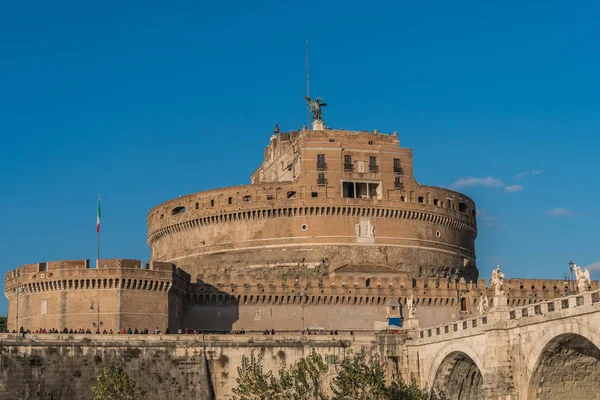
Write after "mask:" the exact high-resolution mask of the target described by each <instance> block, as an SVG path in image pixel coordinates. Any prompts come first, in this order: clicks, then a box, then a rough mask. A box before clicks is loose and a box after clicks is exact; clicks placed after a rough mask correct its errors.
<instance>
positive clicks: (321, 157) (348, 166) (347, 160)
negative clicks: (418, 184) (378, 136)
mask: <svg viewBox="0 0 600 400" xmlns="http://www.w3.org/2000/svg"><path fill="white" fill-rule="evenodd" d="M365 167H368V170H369V172H371V173H378V172H379V165H377V157H375V156H370V157H369V164H368V165H367V166H365V162H364V161H356V172H358V173H360V174H362V173H365V170H366V168H365ZM324 170H327V162H326V161H325V154H317V171H324ZM354 170H355V168H354V162H353V161H352V156H351V155H350V154H345V155H344V171H347V172H352V171H354ZM393 171H394V173H396V174H398V175H402V174H403V173H404V171H403V170H402V163H401V161H400V159H399V158H394V169H393Z"/></svg>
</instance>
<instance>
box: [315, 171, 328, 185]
mask: <svg viewBox="0 0 600 400" xmlns="http://www.w3.org/2000/svg"><path fill="white" fill-rule="evenodd" d="M317 185H327V179H325V174H324V173H322V172H321V173H319V176H318V177H317Z"/></svg>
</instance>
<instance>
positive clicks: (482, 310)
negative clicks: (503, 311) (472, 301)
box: [477, 294, 489, 315]
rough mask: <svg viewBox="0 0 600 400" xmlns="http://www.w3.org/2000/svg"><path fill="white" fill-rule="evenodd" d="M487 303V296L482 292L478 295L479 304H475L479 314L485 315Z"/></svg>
mask: <svg viewBox="0 0 600 400" xmlns="http://www.w3.org/2000/svg"><path fill="white" fill-rule="evenodd" d="M488 308H489V303H488V298H487V296H484V295H483V294H482V295H480V296H479V304H478V305H477V310H478V311H479V315H485V314H487V312H488Z"/></svg>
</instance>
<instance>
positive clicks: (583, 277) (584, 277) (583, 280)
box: [573, 265, 592, 294]
mask: <svg viewBox="0 0 600 400" xmlns="http://www.w3.org/2000/svg"><path fill="white" fill-rule="evenodd" d="M573 271H575V280H576V281H577V292H579V294H581V293H583V292H587V290H588V286H589V285H591V284H592V279H591V278H590V271H589V270H588V269H587V268H581V267H578V266H577V265H576V266H574V267H573Z"/></svg>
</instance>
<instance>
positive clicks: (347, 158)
mask: <svg viewBox="0 0 600 400" xmlns="http://www.w3.org/2000/svg"><path fill="white" fill-rule="evenodd" d="M353 169H354V165H352V156H351V155H349V154H345V155H344V170H345V171H352V170H353Z"/></svg>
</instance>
